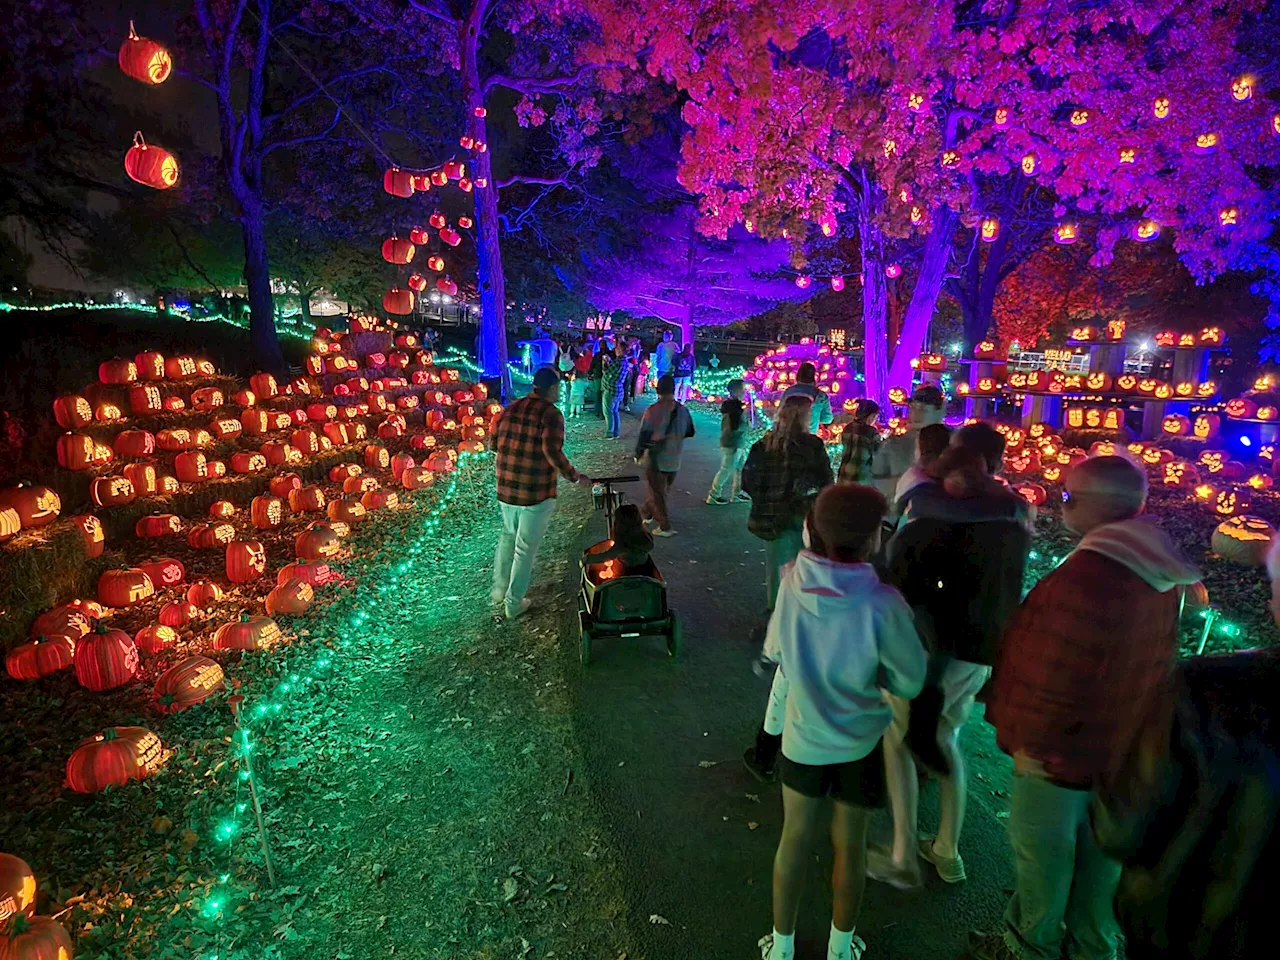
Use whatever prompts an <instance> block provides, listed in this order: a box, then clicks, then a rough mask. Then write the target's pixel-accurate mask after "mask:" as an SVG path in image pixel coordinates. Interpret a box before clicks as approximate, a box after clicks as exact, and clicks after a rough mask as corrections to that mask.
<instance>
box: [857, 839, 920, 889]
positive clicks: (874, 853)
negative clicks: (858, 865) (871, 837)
mask: <svg viewBox="0 0 1280 960" xmlns="http://www.w3.org/2000/svg"><path fill="white" fill-rule="evenodd" d="M867 876H868V877H870V878H871V879H872V880H879V881H880V882H881V883H887V884H889V886H891V887H895V888H897V889H898V890H915V889H916V888H917V887H919V886H920V885H921V883H923V881H922V880H921V878H920V867H919V865H918V864H916V863H915V862H914V861H912V862H911V863H910V864H909V865H907V866H899V865H898V864H896V863H894V862H893V852H892V851H891V850H890V849H889V848H888V847H883V846H879V845H875V846H868V847H867Z"/></svg>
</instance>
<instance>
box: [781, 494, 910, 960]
mask: <svg viewBox="0 0 1280 960" xmlns="http://www.w3.org/2000/svg"><path fill="white" fill-rule="evenodd" d="M888 509H889V508H888V503H887V502H886V501H885V498H884V497H883V496H882V495H881V494H880V493H879V492H877V491H876V490H875V489H873V488H872V487H866V486H862V485H860V484H855V483H841V484H836V485H835V486H829V487H827V488H826V489H825V490H823V491H822V493H820V494H819V495H818V498H817V500H816V501H815V503H814V505H813V507H812V509H811V510H810V513H809V517H808V519H807V522H806V525H805V536H806V539H807V547H806V549H804V550H802V551H800V554H799V555H798V556H797V557H796V560H795V562H794V563H792V564H791V565H790V566H789V567H788V568H787V569H786V571H785V572H784V574H783V577H782V584H781V586H780V588H779V590H778V600H777V604H776V606H775V607H774V611H773V616H772V617H771V618H770V620H769V627H768V631H767V633H766V637H765V656H766V657H767V658H769V659H772V660H774V661H776V662H777V664H778V672H777V674H776V675H775V677H774V689H773V691H772V692H771V694H770V712H769V716H770V718H771V719H768V720H766V726H768V725H769V724H770V723H776V721H777V719H778V716H779V714H780V715H781V728H782V729H781V748H782V749H781V752H782V755H781V758H780V759H779V762H778V774H779V779H780V780H781V781H782V797H783V810H784V821H783V827H782V838H781V840H780V842H779V844H778V852H777V855H776V856H775V858H774V865H773V932H772V933H770V934H768V935H766V936H765V937H763V938H762V939H761V940H760V955H761V957H762V960H792V958H793V957H794V955H795V929H796V919H797V914H798V912H799V908H800V894H801V891H802V889H803V886H804V881H805V874H806V873H807V872H808V870H809V863H810V852H811V849H812V846H813V842H814V838H815V836H816V834H817V832H818V829H819V826H820V824H819V820H820V819H821V817H822V815H823V814H824V812H825V811H826V809H827V804H826V800H827V798H828V797H830V798H831V799H832V800H833V801H834V804H833V805H832V809H833V813H832V824H831V835H832V842H833V845H834V847H835V860H834V865H833V868H832V887H833V890H834V898H833V904H832V920H831V935H830V940H829V941H828V949H827V957H828V960H859V958H861V956H862V954H863V951H864V950H865V949H866V944H865V943H864V942H863V941H862V939H861V938H859V937H857V936H855V924H856V921H857V917H858V909H859V907H860V905H861V901H862V894H863V891H864V889H865V886H866V849H867V824H868V822H869V820H870V817H871V811H872V810H873V809H876V808H879V807H881V806H883V805H884V800H885V771H884V758H883V755H882V753H881V739H882V738H883V736H884V733H885V730H886V729H888V727H889V723H890V721H891V719H892V711H891V709H890V707H889V705H888V704H887V703H886V702H885V700H884V698H883V696H882V690H887V691H889V692H890V693H892V694H893V695H895V696H898V697H903V698H907V699H909V698H911V697H914V696H915V695H916V694H918V693H919V692H920V690H921V689H922V688H923V686H924V681H925V672H926V659H925V651H924V647H923V645H922V644H921V642H920V637H919V636H918V635H917V633H916V629H915V624H914V622H913V619H912V613H911V608H910V607H908V606H907V603H906V601H905V600H903V598H902V595H901V594H900V593H898V591H897V590H895V589H894V588H893V587H891V586H889V585H887V584H884V583H881V582H880V579H879V577H878V576H877V574H876V571H875V568H874V567H872V566H871V564H870V563H869V562H868V561H869V559H870V558H871V556H872V555H873V554H874V553H875V552H876V551H877V550H878V549H879V547H880V529H881V523H882V522H883V520H884V518H885V515H886V514H887V513H888ZM780 708H781V709H780Z"/></svg>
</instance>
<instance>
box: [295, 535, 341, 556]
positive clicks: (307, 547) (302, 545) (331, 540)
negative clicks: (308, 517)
mask: <svg viewBox="0 0 1280 960" xmlns="http://www.w3.org/2000/svg"><path fill="white" fill-rule="evenodd" d="M341 548H342V544H341V543H340V542H339V540H338V535H337V534H336V533H335V532H334V531H333V530H332V529H329V528H327V527H316V528H314V529H307V530H303V531H302V532H301V533H300V534H298V535H297V537H295V538H294V541H293V551H294V554H295V555H296V556H297V557H298V559H300V560H327V559H328V558H330V557H332V556H335V555H336V554H337V552H338V551H339V550H340V549H341Z"/></svg>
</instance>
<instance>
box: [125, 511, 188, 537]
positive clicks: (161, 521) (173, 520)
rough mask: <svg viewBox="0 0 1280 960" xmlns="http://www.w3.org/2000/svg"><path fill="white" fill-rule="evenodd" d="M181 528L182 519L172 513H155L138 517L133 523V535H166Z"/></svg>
mask: <svg viewBox="0 0 1280 960" xmlns="http://www.w3.org/2000/svg"><path fill="white" fill-rule="evenodd" d="M181 530H182V520H181V519H180V518H179V517H177V516H176V515H175V514H172V513H156V514H152V515H151V516H149V517H139V518H138V522H137V523H135V524H134V525H133V533H134V536H137V537H167V536H169V535H170V534H174V533H178V532H180V531H181Z"/></svg>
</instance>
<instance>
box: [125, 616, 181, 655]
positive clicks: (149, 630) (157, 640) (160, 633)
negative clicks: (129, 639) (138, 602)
mask: <svg viewBox="0 0 1280 960" xmlns="http://www.w3.org/2000/svg"><path fill="white" fill-rule="evenodd" d="M177 642H178V631H177V630H175V629H173V627H170V626H168V625H167V624H163V623H153V624H151V625H150V626H147V627H143V628H142V629H141V630H139V631H138V632H137V633H136V634H134V636H133V644H134V646H136V647H137V648H138V652H139V653H146V654H152V653H159V652H160V651H161V650H167V649H169V648H170V647H172V646H173V645H174V644H175V643H177Z"/></svg>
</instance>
